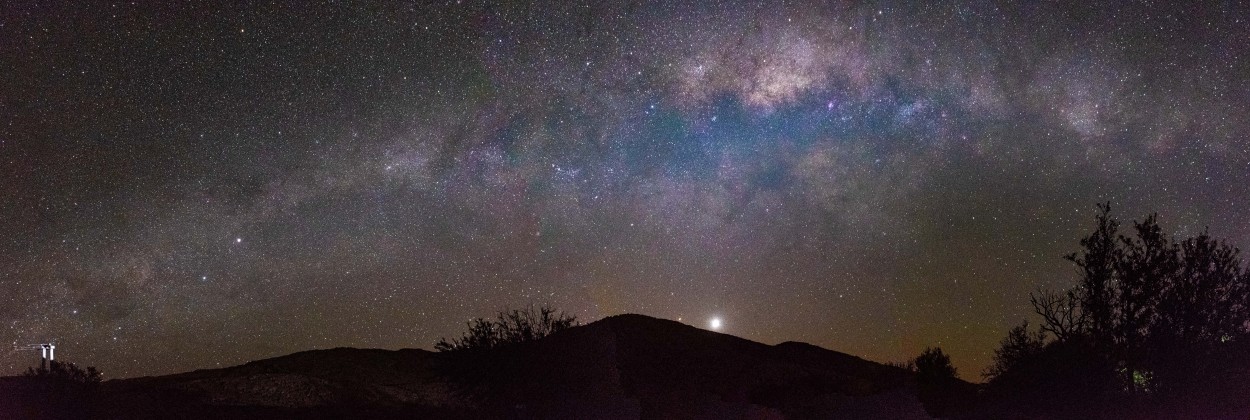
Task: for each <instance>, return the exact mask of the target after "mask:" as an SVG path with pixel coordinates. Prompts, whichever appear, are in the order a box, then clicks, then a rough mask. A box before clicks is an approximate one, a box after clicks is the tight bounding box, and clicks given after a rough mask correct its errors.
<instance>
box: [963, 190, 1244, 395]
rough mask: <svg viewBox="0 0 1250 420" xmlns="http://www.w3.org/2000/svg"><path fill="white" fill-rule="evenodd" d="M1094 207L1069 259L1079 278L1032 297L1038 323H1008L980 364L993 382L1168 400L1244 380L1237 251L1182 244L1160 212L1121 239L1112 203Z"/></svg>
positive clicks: (1200, 242) (1203, 241)
mask: <svg viewBox="0 0 1250 420" xmlns="http://www.w3.org/2000/svg"><path fill="white" fill-rule="evenodd" d="M1098 209H1099V212H1098V214H1097V215H1096V216H1095V223H1096V226H1095V229H1094V231H1093V232H1092V233H1090V234H1089V235H1088V236H1086V237H1085V238H1082V239H1081V241H1080V244H1081V250H1080V251H1079V252H1075V253H1072V254H1069V255H1067V256H1066V257H1065V258H1066V259H1068V260H1069V261H1072V262H1073V263H1074V264H1076V266H1077V267H1078V268H1079V269H1080V273H1081V275H1080V278H1079V279H1078V281H1077V284H1076V285H1075V286H1074V287H1072V288H1071V289H1068V290H1065V291H1060V292H1052V291H1045V290H1039V291H1038V292H1036V293H1033V294H1030V303H1031V304H1032V305H1033V308H1034V310H1035V311H1036V312H1037V313H1038V314H1039V315H1040V316H1041V318H1042V324H1041V326H1040V329H1039V331H1038V332H1037V333H1029V332H1028V331H1027V327H1025V326H1019V327H1016V328H1013V329H1012V331H1011V332H1010V333H1009V334H1008V336H1007V338H1005V339H1004V340H1003V342H1002V346H1001V348H1000V349H999V350H998V351H997V352H996V354H995V364H994V365H993V366H991V367H990V368H989V369H987V371H986V372H985V374H986V377H987V378H989V379H990V380H991V386H992V387H993V386H1000V385H1004V384H1005V383H1011V384H1012V385H1013V386H1018V385H1021V384H1035V385H1036V386H1038V387H1039V388H1038V389H1047V390H1048V391H1046V392H1049V393H1050V395H1055V393H1056V392H1059V393H1065V395H1069V396H1072V397H1075V398H1079V399H1082V400H1090V399H1091V398H1090V396H1091V395H1110V396H1111V397H1108V398H1122V397H1130V396H1133V395H1136V396H1138V397H1143V398H1148V399H1150V400H1153V401H1163V400H1167V399H1169V398H1174V397H1177V396H1181V395H1190V396H1194V395H1204V394H1203V393H1204V392H1207V393H1209V392H1210V391H1212V390H1215V389H1218V388H1220V385H1217V384H1236V383H1239V382H1238V381H1243V382H1244V380H1250V367H1246V365H1247V363H1250V353H1247V350H1250V345H1247V344H1250V274H1248V272H1247V269H1246V268H1245V265H1244V264H1243V262H1242V260H1241V258H1240V257H1239V251H1238V249H1237V248H1235V247H1232V246H1230V245H1228V244H1227V243H1225V242H1222V241H1219V240H1216V239H1213V238H1211V236H1210V235H1209V234H1208V233H1206V232H1203V233H1202V234H1200V235H1198V236H1195V237H1192V238H1188V239H1185V240H1183V241H1177V240H1175V239H1173V238H1172V237H1171V236H1168V235H1166V234H1164V231H1163V229H1162V228H1161V227H1160V225H1159V223H1158V216H1157V215H1155V214H1151V215H1149V216H1148V217H1146V218H1145V219H1144V220H1142V221H1135V222H1133V226H1132V230H1131V232H1130V233H1131V235H1130V234H1124V235H1122V234H1120V233H1119V226H1120V224H1119V222H1118V221H1117V220H1116V219H1115V218H1113V217H1112V216H1111V207H1110V205H1109V204H1100V205H1099V206H1098ZM1046 334H1050V335H1053V336H1054V340H1053V341H1051V342H1049V343H1046V342H1045V340H1044V339H1045V335H1046ZM1039 348H1040V351H1039ZM1028 354H1035V355H1036V356H1027V355H1028ZM1009 377H1010V378H1014V379H1012V380H1010V381H1003V380H1001V379H1002V378H1009ZM1103 378H1107V379H1108V380H1104V379H1103ZM1099 384H1102V385H1099ZM1229 387H1230V386H1229V385H1226V386H1224V388H1229ZM1231 387H1232V388H1234V389H1235V386H1231ZM1000 388H1001V386H1000ZM1073 390H1080V391H1079V392H1075V391H1073ZM1037 395H1041V394H1040V393H1039V394H1037ZM1115 395H1119V397H1116V396H1115ZM1245 397H1246V396H1245V395H1240V396H1238V397H1237V398H1240V399H1245ZM1198 398H1205V396H1202V397H1198ZM1142 401H1144V400H1142Z"/></svg>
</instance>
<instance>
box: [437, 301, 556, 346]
mask: <svg viewBox="0 0 1250 420" xmlns="http://www.w3.org/2000/svg"><path fill="white" fill-rule="evenodd" d="M577 325H578V323H577V317H575V316H573V315H569V314H566V313H564V312H563V311H559V312H557V311H556V310H555V309H553V308H551V307H550V306H547V305H543V306H542V307H540V308H537V309H535V308H534V307H532V306H531V307H529V308H525V309H513V310H511V311H500V312H499V313H498V314H496V316H495V319H493V320H492V319H486V318H476V319H474V320H472V321H469V322H468V327H469V330H468V331H466V332H465V333H464V334H463V335H462V336H461V337H460V338H453V339H451V340H448V339H446V338H440V339H439V340H438V342H437V343H434V349H435V350H438V351H453V350H475V349H490V348H495V347H499V346H503V345H509V344H517V343H524V342H528V341H534V340H537V339H540V338H543V337H546V336H548V335H551V334H553V333H556V332H559V331H562V330H566V329H569V328H572V327H575V326H577Z"/></svg>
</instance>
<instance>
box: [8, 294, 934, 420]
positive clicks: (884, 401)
mask: <svg viewBox="0 0 1250 420" xmlns="http://www.w3.org/2000/svg"><path fill="white" fill-rule="evenodd" d="M14 383H18V382H14ZM0 384H8V385H2V386H3V387H7V388H10V389H4V390H2V391H5V395H19V394H22V393H21V392H20V391H21V390H20V389H16V388H14V387H18V385H13V384H9V382H3V383H0ZM19 388H20V387H19ZM8 391H13V392H8ZM916 395H917V391H916V386H915V383H914V379H913V377H912V374H911V373H910V372H908V371H906V370H903V369H900V368H897V367H891V366H886V365H882V364H879V363H875V362H871V361H867V360H863V359H860V358H858V357H855V356H851V355H848V354H844V353H839V352H836V351H832V350H826V349H823V348H820V347H817V346H813V345H810V344H805V343H797V342H786V343H782V344H778V345H776V346H769V345H765V344H761V343H757V342H754V341H750V340H746V339H743V338H740V337H735V336H732V335H728V334H722V333H717V332H713V331H707V330H702V329H699V328H695V327H692V326H689V325H686V324H682V323H679V322H676V321H670V320H664V319H657V318H652V317H648V316H644V315H635V314H627V315H616V316H611V317H607V318H604V319H601V320H598V321H595V322H592V323H589V324H587V325H583V326H579V327H575V328H571V329H569V330H565V331H561V332H558V333H556V334H553V335H551V336H549V337H546V338H544V339H541V340H537V341H535V342H530V343H523V344H519V345H514V346H509V347H504V348H499V349H494V350H490V351H484V352H467V353H464V352H453V353H433V352H429V351H425V350H417V349H403V350H376V349H351V348H336V349H328V350H311V351H303V352H298V353H294V354H290V355H286V356H281V357H275V358H271V359H264V360H257V361H253V362H249V363H246V364H243V365H239V366H234V367H228V368H222V369H208V370H197V371H193V372H186V373H179V374H173V375H165V376H157V377H144V378H132V379H122V380H112V381H107V382H105V383H104V384H102V386H101V388H100V390H99V391H98V392H96V393H95V397H94V399H93V401H91V402H90V404H88V405H87V407H88V408H87V409H88V410H90V412H87V413H83V414H86V415H89V416H91V417H96V418H166V417H179V418H256V417H265V418H341V417H362V416H365V417H375V418H377V417H391V418H400V417H402V418H596V419H616V418H619V419H635V418H708V419H713V418H715V419H720V418H761V419H772V418H890V419H900V418H901V419H906V418H928V416H926V415H925V411H924V408H923V406H922V405H921V404H920V402H919V400H918V399H917V396H916ZM27 397H29V396H27ZM30 404H32V403H31V402H30V401H23V400H21V399H20V398H15V399H14V400H10V401H0V414H8V413H18V414H20V413H23V412H24V411H23V410H26V409H29V408H30ZM0 417H5V418H9V417H11V416H0Z"/></svg>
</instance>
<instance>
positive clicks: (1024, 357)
mask: <svg viewBox="0 0 1250 420" xmlns="http://www.w3.org/2000/svg"><path fill="white" fill-rule="evenodd" d="M1045 345H1046V333H1045V332H1044V331H1041V330H1038V331H1037V332H1029V322H1028V321H1024V323H1022V324H1020V325H1017V326H1015V327H1013V328H1012V329H1011V331H1010V332H1008V333H1007V337H1006V338H1003V341H1002V342H1001V343H1000V344H999V346H998V349H997V350H994V364H992V365H990V366H989V367H987V368H986V369H985V372H982V373H981V376H983V377H985V379H988V380H990V381H995V380H1003V379H1005V378H1004V375H1009V372H1013V371H1018V369H1019V367H1020V366H1023V365H1026V364H1029V363H1035V361H1034V359H1036V358H1037V357H1038V356H1039V355H1041V354H1042V348H1043V347H1044V346H1045Z"/></svg>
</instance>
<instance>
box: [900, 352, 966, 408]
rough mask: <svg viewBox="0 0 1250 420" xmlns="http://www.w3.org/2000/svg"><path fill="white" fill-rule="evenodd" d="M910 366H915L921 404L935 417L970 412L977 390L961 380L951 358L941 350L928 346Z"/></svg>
mask: <svg viewBox="0 0 1250 420" xmlns="http://www.w3.org/2000/svg"><path fill="white" fill-rule="evenodd" d="M908 366H914V367H915V372H916V384H917V386H918V387H919V389H918V391H919V395H918V396H919V397H920V402H921V403H922V404H924V409H925V411H926V412H928V413H929V415H931V416H935V417H943V416H948V415H951V414H953V413H955V412H958V411H962V410H964V409H967V408H968V407H969V406H970V404H971V401H972V399H973V397H974V396H975V390H974V389H972V388H970V387H969V386H968V384H967V383H966V382H963V381H960V380H959V379H958V372H957V371H956V369H955V366H954V365H952V364H951V358H950V356H948V355H946V353H944V352H942V349H941V348H939V347H928V348H925V349H924V351H922V352H920V355H919V356H916V358H915V359H913V360H912V361H911V362H910V363H908Z"/></svg>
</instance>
